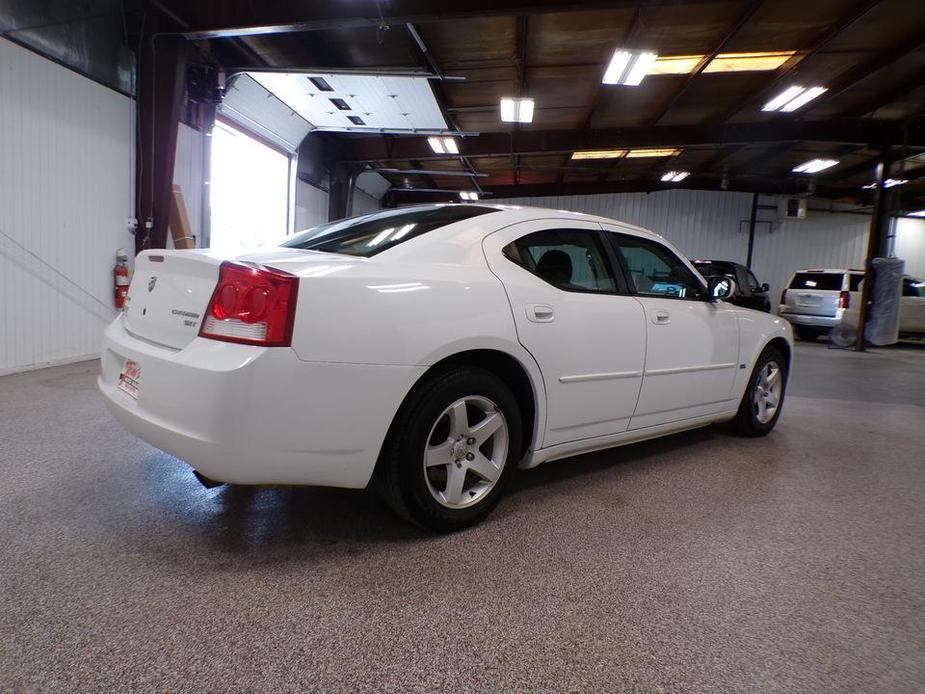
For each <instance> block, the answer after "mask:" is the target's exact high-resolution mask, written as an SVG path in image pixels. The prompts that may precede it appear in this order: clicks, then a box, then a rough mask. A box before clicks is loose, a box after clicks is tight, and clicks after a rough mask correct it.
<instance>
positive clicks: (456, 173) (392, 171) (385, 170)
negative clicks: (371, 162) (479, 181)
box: [370, 167, 488, 178]
mask: <svg viewBox="0 0 925 694" xmlns="http://www.w3.org/2000/svg"><path fill="white" fill-rule="evenodd" d="M370 171H375V172H376V173H380V174H395V175H398V174H408V175H414V174H422V175H429V176H459V177H461V178H471V177H473V176H476V177H478V178H487V177H488V174H487V173H470V172H469V171H438V170H436V169H391V168H382V167H379V168H373V169H370Z"/></svg>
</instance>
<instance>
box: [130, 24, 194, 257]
mask: <svg viewBox="0 0 925 694" xmlns="http://www.w3.org/2000/svg"><path fill="white" fill-rule="evenodd" d="M188 50H189V46H188V43H187V41H186V40H185V39H184V38H182V37H180V36H173V35H157V34H156V33H155V34H151V35H149V36H147V37H145V40H144V47H143V49H142V51H141V53H142V54H141V56H139V61H138V62H139V80H138V99H137V101H136V108H137V109H138V123H139V128H138V158H137V164H136V169H137V177H136V181H137V184H138V188H137V193H136V200H137V205H138V233H137V235H136V236H135V252H136V253H137V252H139V251H142V250H144V249H145V248H165V247H166V245H167V225H168V220H169V217H170V201H171V195H172V188H171V187H172V185H173V168H174V161H175V159H176V152H177V128H178V125H179V122H180V117H181V115H182V109H183V104H184V96H185V93H186V66H187V51H188Z"/></svg>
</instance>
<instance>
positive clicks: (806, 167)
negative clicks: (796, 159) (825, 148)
mask: <svg viewBox="0 0 925 694" xmlns="http://www.w3.org/2000/svg"><path fill="white" fill-rule="evenodd" d="M837 163H838V159H810V160H809V161H806V162H803V163H802V164H800V165H799V166H795V167H794V168H793V172H794V173H805V174H814V173H818V172H820V171H822V170H824V169H828V168H830V167H832V166H835V165H836V164H837Z"/></svg>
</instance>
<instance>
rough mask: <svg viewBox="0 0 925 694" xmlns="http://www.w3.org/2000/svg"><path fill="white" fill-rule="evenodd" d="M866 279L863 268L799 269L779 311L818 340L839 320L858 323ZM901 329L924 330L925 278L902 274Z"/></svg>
mask: <svg viewBox="0 0 925 694" xmlns="http://www.w3.org/2000/svg"><path fill="white" fill-rule="evenodd" d="M863 281H864V271H863V270H831V269H823V270H819V269H813V270H800V271H799V272H795V273H794V274H793V277H791V278H790V282H789V283H788V284H787V288H786V289H784V291H783V292H781V296H780V306H779V307H778V309H777V313H778V315H780V316H781V318H785V319H786V320H788V321H790V323H792V324H793V330H794V332H795V333H796V335H797V337H799V338H800V339H801V340H815V339H816V338H817V337H818V336H819V335H826V334H828V332H829V330H831V329H832V328H834V327H835V326H836V325H838V324H840V323H847V324H848V325H857V323H858V320H859V319H860V308H861V286H862V282H863ZM899 332H900V333H901V334H922V333H925V282H923V281H922V280H918V279H915V278H914V277H908V276H906V277H903V290H902V300H901V305H900V320H899Z"/></svg>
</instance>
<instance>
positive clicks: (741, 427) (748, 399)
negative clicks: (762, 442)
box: [732, 347, 787, 436]
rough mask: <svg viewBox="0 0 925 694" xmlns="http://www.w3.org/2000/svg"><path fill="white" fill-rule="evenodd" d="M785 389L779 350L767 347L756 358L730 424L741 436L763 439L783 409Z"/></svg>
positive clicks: (785, 375) (781, 356)
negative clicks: (737, 408) (737, 409)
mask: <svg viewBox="0 0 925 694" xmlns="http://www.w3.org/2000/svg"><path fill="white" fill-rule="evenodd" d="M786 386H787V362H786V360H785V359H784V355H783V354H781V352H780V350H778V349H776V348H775V347H766V348H765V350H764V351H763V352H762V353H761V356H760V357H758V361H757V362H756V363H755V368H754V369H752V374H751V377H750V378H749V379H748V386H747V387H746V388H745V394H744V395H742V402H741V403H740V404H739V411H738V413H737V414H736V416H735V419H733V420H732V424H733V427H734V428H735V430H736V431H737V432H738V433H739V434H742V435H743V436H766V435H767V434H768V433H770V431H771V430H772V429H773V428H774V425H775V424H777V420H778V419H779V418H780V413H781V410H782V409H783V406H784V391H785V390H786Z"/></svg>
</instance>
